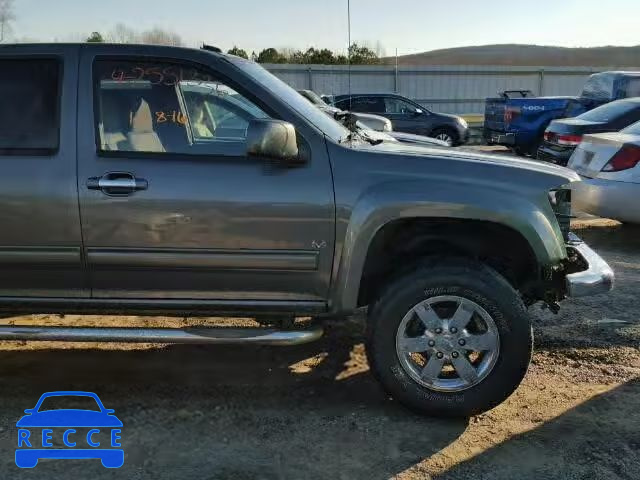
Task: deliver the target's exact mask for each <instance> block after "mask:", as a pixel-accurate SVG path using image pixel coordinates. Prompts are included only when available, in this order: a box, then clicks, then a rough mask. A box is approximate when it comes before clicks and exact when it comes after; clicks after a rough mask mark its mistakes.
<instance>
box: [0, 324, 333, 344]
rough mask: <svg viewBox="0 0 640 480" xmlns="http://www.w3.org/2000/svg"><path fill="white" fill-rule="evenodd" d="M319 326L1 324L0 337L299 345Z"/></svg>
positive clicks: (319, 331)
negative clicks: (183, 326) (145, 326)
mask: <svg viewBox="0 0 640 480" xmlns="http://www.w3.org/2000/svg"><path fill="white" fill-rule="evenodd" d="M322 333H323V331H322V328H320V327H316V328H314V329H310V330H275V329H268V328H225V327H187V328H135V327H129V328H93V327H33V326H19V325H11V326H0V340H32V341H33V340H36V341H60V342H129V343H191V344H198V343H200V344H218V345H237V344H255V345H278V346H289V345H300V344H303V343H309V342H312V341H314V340H317V339H319V338H320V337H322Z"/></svg>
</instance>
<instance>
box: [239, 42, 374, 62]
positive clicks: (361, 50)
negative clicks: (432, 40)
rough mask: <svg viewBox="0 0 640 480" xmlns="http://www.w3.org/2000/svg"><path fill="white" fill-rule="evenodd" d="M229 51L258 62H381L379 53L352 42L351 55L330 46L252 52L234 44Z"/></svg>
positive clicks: (269, 49)
mask: <svg viewBox="0 0 640 480" xmlns="http://www.w3.org/2000/svg"><path fill="white" fill-rule="evenodd" d="M227 53H229V54H231V55H236V56H238V57H242V58H246V59H249V58H251V60H253V61H254V62H258V63H295V64H314V65H346V64H348V63H351V64H352V65H372V64H377V63H380V57H379V56H378V54H377V53H376V52H375V51H373V50H372V49H370V48H369V47H366V46H364V45H358V44H357V43H352V44H351V46H350V47H349V55H348V56H347V55H342V54H338V53H335V52H333V51H331V50H329V49H328V48H321V49H317V48H314V47H311V48H308V49H307V50H305V51H303V50H295V49H281V50H278V49H276V48H273V47H271V48H265V49H263V50H261V51H260V52H258V53H256V52H251V55H249V54H248V53H247V51H246V50H244V49H242V48H239V47H237V46H234V47H233V48H231V49H230V50H229V51H228V52H227Z"/></svg>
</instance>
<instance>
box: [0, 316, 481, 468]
mask: <svg viewBox="0 0 640 480" xmlns="http://www.w3.org/2000/svg"><path fill="white" fill-rule="evenodd" d="M329 327H330V328H329V331H328V332H327V335H326V336H325V338H324V339H323V340H320V341H318V342H316V343H312V344H309V345H305V346H298V347H290V348H281V349H278V348H266V347H264V348H256V347H203V346H184V345H182V346H181V345H173V346H165V347H154V348H151V349H147V350H104V349H68V350H65V349H46V350H28V349H27V348H28V345H29V344H27V345H26V346H25V349H23V350H20V351H2V352H0V379H1V381H2V389H1V390H0V405H1V407H2V408H1V410H0V412H1V413H0V415H1V416H2V418H0V420H1V421H2V425H3V426H4V429H3V430H0V447H3V448H2V451H4V452H8V453H7V454H6V458H3V459H0V476H1V477H2V478H11V477H13V476H15V477H16V478H18V477H22V478H24V475H25V473H28V474H30V475H32V476H33V478H40V477H39V476H42V478H58V476H60V478H72V477H74V476H75V477H76V478H111V477H114V478H115V477H116V476H117V477H119V478H123V476H124V477H126V478H154V479H159V478H163V479H164V478H182V479H185V478H199V479H201V478H221V479H253V478H263V479H281V478H287V479H289V478H291V479H298V478H305V479H306V478H310V479H313V478H336V479H359V478H362V479H367V480H375V479H383V478H384V479H386V478H389V477H391V476H393V475H395V474H398V473H400V472H402V471H404V470H406V469H407V468H410V467H412V466H414V465H416V464H418V463H419V462H421V461H422V460H423V459H425V458H428V457H430V456H432V455H433V454H435V453H437V452H438V451H440V450H441V449H443V448H445V447H446V446H447V445H449V444H450V443H452V442H453V441H454V440H456V439H457V438H458V437H459V436H460V435H461V434H462V433H463V432H464V430H465V429H466V427H467V424H468V421H467V420H444V419H430V418H424V417H421V416H419V415H416V414H413V413H411V412H408V411H407V410H405V409H404V408H402V407H401V406H400V405H398V404H397V403H396V402H393V401H391V400H389V399H388V398H387V397H386V395H385V394H384V393H383V392H382V391H381V390H380V388H379V387H378V385H377V383H376V382H375V380H374V379H373V378H372V377H371V375H370V373H369V372H368V371H367V370H366V363H365V362H364V361H363V358H362V355H363V349H362V346H361V345H358V344H360V342H361V333H360V329H361V325H358V324H357V323H356V322H349V323H348V324H347V325H343V326H335V325H334V326H331V325H330V326H329ZM309 359H311V360H309ZM363 365H365V366H363ZM55 390H85V391H92V392H95V393H97V394H98V395H99V396H100V398H101V399H102V401H103V402H104V404H105V406H106V408H113V409H115V414H116V415H117V416H118V418H120V419H121V420H122V422H123V424H124V427H123V433H122V437H123V448H124V451H125V464H124V466H123V467H122V468H121V469H120V470H117V471H113V470H107V469H104V468H102V467H101V466H100V462H99V461H97V460H96V461H91V460H83V461H69V460H67V461H64V460H52V461H41V462H40V464H38V466H37V467H36V468H35V469H34V470H31V471H28V472H25V471H20V470H19V469H17V468H16V467H15V465H13V450H14V449H15V445H16V439H17V430H16V428H15V422H16V421H17V420H18V418H19V417H20V416H21V415H22V412H23V410H24V409H25V408H31V407H33V406H34V405H35V403H36V401H37V399H38V398H39V396H40V395H41V394H42V393H44V392H47V391H55ZM2 470H4V471H2Z"/></svg>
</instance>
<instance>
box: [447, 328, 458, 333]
mask: <svg viewBox="0 0 640 480" xmlns="http://www.w3.org/2000/svg"><path fill="white" fill-rule="evenodd" d="M449 331H450V332H451V333H458V329H457V328H456V327H451V328H450V329H449Z"/></svg>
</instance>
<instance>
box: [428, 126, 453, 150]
mask: <svg viewBox="0 0 640 480" xmlns="http://www.w3.org/2000/svg"><path fill="white" fill-rule="evenodd" d="M438 135H448V136H449V138H451V146H452V147H455V146H456V145H458V143H459V142H460V139H459V138H458V133H457V132H456V131H455V130H454V129H452V128H447V127H441V128H436V129H435V130H433V131H432V132H431V133H430V134H429V135H428V136H429V137H432V138H436V139H437V138H438Z"/></svg>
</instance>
